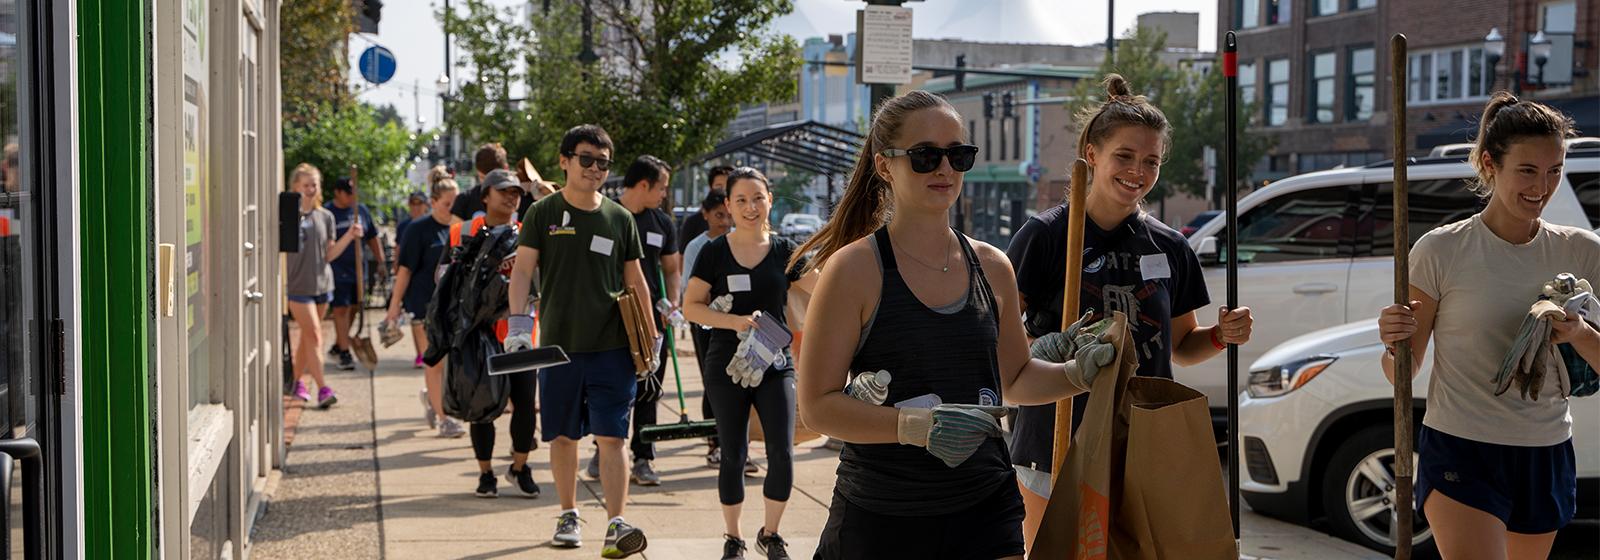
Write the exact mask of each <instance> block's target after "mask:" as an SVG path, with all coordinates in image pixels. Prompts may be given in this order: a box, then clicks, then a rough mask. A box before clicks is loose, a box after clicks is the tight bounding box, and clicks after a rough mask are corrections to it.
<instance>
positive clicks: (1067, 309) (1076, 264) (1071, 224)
mask: <svg viewBox="0 0 1600 560" xmlns="http://www.w3.org/2000/svg"><path fill="white" fill-rule="evenodd" d="M1069 189H1071V190H1070V191H1068V193H1067V272H1066V274H1065V275H1064V276H1065V278H1064V279H1063V280H1062V282H1063V284H1064V286H1063V287H1062V290H1063V291H1062V292H1061V332H1066V331H1067V327H1070V326H1072V323H1073V322H1074V321H1077V320H1078V303H1079V301H1078V295H1079V293H1078V292H1079V286H1080V285H1081V284H1082V283H1083V279H1082V278H1081V277H1080V274H1082V272H1083V228H1084V225H1085V224H1086V220H1087V216H1086V214H1085V212H1086V211H1087V210H1088V209H1087V208H1084V206H1085V205H1086V204H1088V197H1089V162H1086V161H1084V160H1083V159H1082V158H1079V159H1078V160H1077V161H1074V162H1072V184H1071V186H1070V187H1069ZM1055 427H1056V431H1055V445H1054V446H1052V447H1053V451H1052V453H1051V455H1050V467H1051V468H1050V485H1051V487H1052V488H1053V487H1055V482H1056V479H1058V478H1060V477H1061V465H1062V464H1064V463H1065V462H1066V460H1067V449H1068V448H1069V447H1070V446H1071V445H1072V398H1071V397H1068V398H1065V399H1061V400H1058V401H1056V424H1055Z"/></svg>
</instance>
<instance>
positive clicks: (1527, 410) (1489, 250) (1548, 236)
mask: <svg viewBox="0 0 1600 560" xmlns="http://www.w3.org/2000/svg"><path fill="white" fill-rule="evenodd" d="M1562 272H1570V273H1572V274H1574V275H1576V276H1578V277H1579V278H1587V279H1589V281H1590V282H1591V283H1594V282H1600V236H1597V235H1595V233H1594V232H1591V231H1588V230H1583V229H1578V228H1573V227H1568V226H1560V225H1553V224H1550V223H1547V222H1543V221H1541V222H1540V228H1539V231H1538V233H1536V234H1534V238H1533V240H1532V241H1529V242H1527V243H1524V244H1520V245H1514V244H1512V243H1511V242H1509V241H1506V240H1505V239H1502V238H1500V237H1499V236H1497V235H1495V234H1494V232H1492V231H1490V230H1489V228H1488V226H1486V225H1484V223H1483V217H1482V214H1475V215H1473V216H1472V217H1471V218H1468V219H1466V220H1462V221H1459V222H1456V223H1453V224H1449V225H1445V226H1440V227H1439V228H1437V229H1434V230H1433V231H1430V232H1428V234H1427V235H1424V236H1423V237H1422V239H1421V240H1419V241H1417V245H1416V247H1415V248H1413V249H1412V250H1411V284H1412V285H1413V286H1416V287H1417V289H1419V290H1422V292H1423V293H1426V294H1428V296H1429V297H1432V298H1433V299H1435V300H1437V301H1438V302H1439V309H1438V313H1437V314H1436V315H1435V317H1434V323H1433V374H1432V378H1431V379H1430V380H1429V382H1428V412H1427V414H1426V416H1424V417H1423V420H1422V424H1423V425H1425V426H1428V427H1430V428H1433V429H1435V430H1438V431H1441V432H1444V433H1447V434H1450V435H1453V436H1456V437H1461V438H1466V439H1470V440H1474V441H1480V442H1485V443H1494V444H1500V445H1517V446H1524V447H1543V446H1550V445H1556V444H1559V443H1562V442H1564V441H1567V440H1568V439H1571V438H1572V415H1571V414H1570V413H1569V412H1568V410H1567V399H1566V397H1563V396H1560V395H1559V387H1560V384H1558V383H1556V381H1555V380H1553V379H1546V380H1545V382H1544V388H1543V389H1542V390H1541V391H1540V393H1539V400H1537V401H1532V400H1524V399H1523V398H1522V394H1521V392H1520V391H1518V390H1517V388H1516V386H1515V385H1513V386H1512V387H1511V389H1510V390H1507V391H1506V392H1505V393H1503V394H1501V395H1500V396H1495V395H1494V389H1495V384H1494V377H1495V374H1496V373H1498V372H1499V370H1500V363H1501V362H1502V361H1503V360H1504V359H1505V356H1506V353H1507V352H1509V351H1510V349H1511V343H1512V341H1513V339H1515V338H1516V335H1517V329H1518V328H1519V327H1520V326H1521V325H1522V320H1523V318H1524V317H1526V316H1527V315H1528V308H1529V307H1530V306H1532V305H1533V304H1534V302H1536V301H1538V298H1539V293H1540V289H1541V288H1542V287H1543V285H1544V283H1545V282H1549V281H1550V280H1553V279H1555V277H1556V275H1557V274H1559V273H1562Z"/></svg>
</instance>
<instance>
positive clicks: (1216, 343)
mask: <svg viewBox="0 0 1600 560" xmlns="http://www.w3.org/2000/svg"><path fill="white" fill-rule="evenodd" d="M1221 329H1222V325H1217V326H1215V327H1211V345H1212V346H1215V347H1216V348H1217V349H1218V350H1227V349H1228V345H1227V344H1223V343H1222V341H1221V340H1218V339H1217V331H1219V330H1221Z"/></svg>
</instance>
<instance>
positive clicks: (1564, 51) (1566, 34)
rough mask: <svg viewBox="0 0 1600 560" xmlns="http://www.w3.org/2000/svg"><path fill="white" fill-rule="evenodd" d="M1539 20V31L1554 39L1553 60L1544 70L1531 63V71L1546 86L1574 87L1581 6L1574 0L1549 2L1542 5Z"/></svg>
mask: <svg viewBox="0 0 1600 560" xmlns="http://www.w3.org/2000/svg"><path fill="white" fill-rule="evenodd" d="M1591 5H1593V4H1591ZM1593 12H1594V10H1593V9H1592V8H1591V9H1590V13H1591V14H1592V13H1593ZM1591 17H1592V16H1591ZM1539 19H1540V24H1539V29H1541V30H1543V31H1544V35H1545V37H1547V38H1549V39H1550V58H1549V59H1548V60H1546V61H1545V63H1544V66H1542V67H1541V66H1539V65H1537V64H1530V65H1529V71H1530V72H1533V73H1534V76H1535V77H1536V78H1537V80H1538V81H1539V83H1540V84H1542V85H1544V86H1546V87H1551V86H1566V85H1571V84H1572V68H1573V47H1574V46H1576V44H1575V43H1574V39H1575V36H1576V32H1577V30H1578V4H1577V2H1574V1H1573V0H1561V1H1557V2H1546V3H1544V4H1542V5H1540V6H1539Z"/></svg>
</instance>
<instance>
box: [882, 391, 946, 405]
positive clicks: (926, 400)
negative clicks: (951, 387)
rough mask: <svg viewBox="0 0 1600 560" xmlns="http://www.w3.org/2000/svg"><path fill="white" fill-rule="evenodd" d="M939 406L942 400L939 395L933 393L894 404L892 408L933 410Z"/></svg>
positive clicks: (942, 402)
mask: <svg viewBox="0 0 1600 560" xmlns="http://www.w3.org/2000/svg"><path fill="white" fill-rule="evenodd" d="M941 404H944V399H941V398H939V395H937V394H935V393H928V394H926V395H923V396H920V397H912V398H909V399H906V400H903V401H900V402H897V403H894V407H895V408H933V407H936V406H939V405H941Z"/></svg>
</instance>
